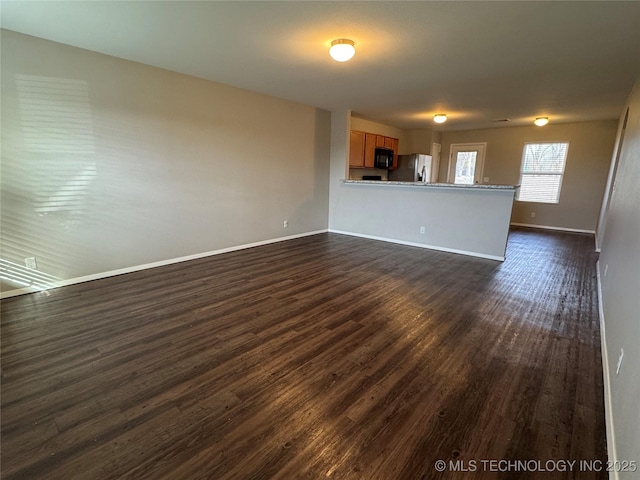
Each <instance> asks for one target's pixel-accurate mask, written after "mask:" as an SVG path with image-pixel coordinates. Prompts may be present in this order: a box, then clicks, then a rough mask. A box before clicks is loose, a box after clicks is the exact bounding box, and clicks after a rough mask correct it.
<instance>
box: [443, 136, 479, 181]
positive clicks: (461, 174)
mask: <svg viewBox="0 0 640 480" xmlns="http://www.w3.org/2000/svg"><path fill="white" fill-rule="evenodd" d="M486 149H487V144H486V142H485V143H452V144H451V149H450V150H449V175H448V181H449V183H456V184H458V185H473V184H475V183H482V173H483V171H484V154H485V151H486Z"/></svg>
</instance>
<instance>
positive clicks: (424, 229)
mask: <svg viewBox="0 0 640 480" xmlns="http://www.w3.org/2000/svg"><path fill="white" fill-rule="evenodd" d="M426 231H427V229H426V228H425V227H420V233H421V234H422V235H424V232H426Z"/></svg>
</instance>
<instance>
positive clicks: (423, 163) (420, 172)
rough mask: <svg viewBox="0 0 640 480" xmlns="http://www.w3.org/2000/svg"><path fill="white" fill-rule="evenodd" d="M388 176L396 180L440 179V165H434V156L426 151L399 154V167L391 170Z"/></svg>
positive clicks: (426, 180)
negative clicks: (425, 152)
mask: <svg viewBox="0 0 640 480" xmlns="http://www.w3.org/2000/svg"><path fill="white" fill-rule="evenodd" d="M387 178H388V179H389V180H391V181H395V182H425V183H435V182H437V181H438V166H437V165H434V162H433V157H432V156H431V155H426V154H424V153H412V154H411V155H398V168H396V169H395V170H389V174H388V176H387Z"/></svg>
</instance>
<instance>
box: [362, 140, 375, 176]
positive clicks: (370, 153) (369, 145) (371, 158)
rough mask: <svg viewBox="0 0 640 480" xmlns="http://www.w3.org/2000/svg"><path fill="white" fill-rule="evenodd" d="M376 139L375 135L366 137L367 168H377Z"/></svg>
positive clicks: (365, 163) (365, 161)
mask: <svg viewBox="0 0 640 480" xmlns="http://www.w3.org/2000/svg"><path fill="white" fill-rule="evenodd" d="M376 137H377V135H375V134H373V133H365V135H364V166H365V168H373V167H375V161H376Z"/></svg>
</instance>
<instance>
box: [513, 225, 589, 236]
mask: <svg viewBox="0 0 640 480" xmlns="http://www.w3.org/2000/svg"><path fill="white" fill-rule="evenodd" d="M511 225H513V226H514V227H527V228H540V229H542V230H556V231H559V232H570V233H589V234H592V235H595V234H596V231H595V230H583V229H581V228H565V227H552V226H550V225H534V224H531V223H515V222H512V223H511Z"/></svg>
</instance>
